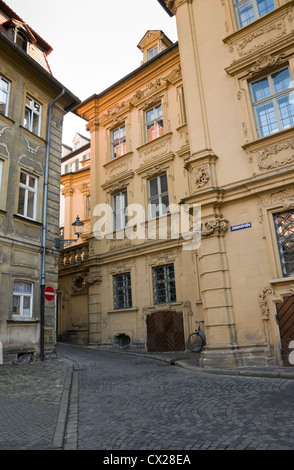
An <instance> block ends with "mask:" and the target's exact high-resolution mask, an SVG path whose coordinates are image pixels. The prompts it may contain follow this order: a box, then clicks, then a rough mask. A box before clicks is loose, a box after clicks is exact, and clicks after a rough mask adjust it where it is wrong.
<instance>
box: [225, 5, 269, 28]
mask: <svg viewBox="0 0 294 470" xmlns="http://www.w3.org/2000/svg"><path fill="white" fill-rule="evenodd" d="M234 3H235V9H236V13H237V19H238V24H239V27H240V28H243V26H246V25H247V24H249V23H252V22H253V21H255V20H257V19H258V18H260V17H261V16H264V15H266V14H267V13H269V12H270V11H272V10H274V9H275V2H274V0H234Z"/></svg>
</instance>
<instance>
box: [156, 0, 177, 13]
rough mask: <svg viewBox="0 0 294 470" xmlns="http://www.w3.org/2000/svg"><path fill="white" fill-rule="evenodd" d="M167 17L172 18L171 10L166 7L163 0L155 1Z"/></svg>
mask: <svg viewBox="0 0 294 470" xmlns="http://www.w3.org/2000/svg"><path fill="white" fill-rule="evenodd" d="M157 1H158V3H160V5H161V6H162V8H163V9H164V10H165V11H166V13H167V14H168V15H169V16H174V14H173V13H172V12H171V10H170V9H169V8H168V7H167V6H166V3H165V0H157Z"/></svg>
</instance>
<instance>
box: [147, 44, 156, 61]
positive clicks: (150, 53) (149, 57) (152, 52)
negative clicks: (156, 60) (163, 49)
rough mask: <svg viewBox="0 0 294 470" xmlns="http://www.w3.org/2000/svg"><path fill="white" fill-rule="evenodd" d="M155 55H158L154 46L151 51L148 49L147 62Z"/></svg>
mask: <svg viewBox="0 0 294 470" xmlns="http://www.w3.org/2000/svg"><path fill="white" fill-rule="evenodd" d="M157 54H158V47H157V46H155V47H153V49H150V50H149V51H148V60H150V59H153V57H155V56H156V55H157Z"/></svg>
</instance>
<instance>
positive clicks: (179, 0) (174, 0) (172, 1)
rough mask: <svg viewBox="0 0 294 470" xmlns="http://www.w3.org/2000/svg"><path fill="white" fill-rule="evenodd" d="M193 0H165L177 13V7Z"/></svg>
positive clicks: (173, 11)
mask: <svg viewBox="0 0 294 470" xmlns="http://www.w3.org/2000/svg"><path fill="white" fill-rule="evenodd" d="M192 2H193V0H165V4H166V6H167V8H168V9H169V10H170V11H171V12H172V13H173V14H174V15H175V14H176V12H177V9H178V8H179V7H180V6H182V5H184V4H185V3H192Z"/></svg>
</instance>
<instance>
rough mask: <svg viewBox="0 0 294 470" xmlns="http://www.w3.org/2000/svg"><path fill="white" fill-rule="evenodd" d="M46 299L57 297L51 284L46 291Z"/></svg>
mask: <svg viewBox="0 0 294 470" xmlns="http://www.w3.org/2000/svg"><path fill="white" fill-rule="evenodd" d="M44 295H45V299H46V300H49V301H50V300H53V299H54V297H55V290H54V289H53V287H51V286H47V287H46V289H45V292H44Z"/></svg>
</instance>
